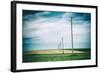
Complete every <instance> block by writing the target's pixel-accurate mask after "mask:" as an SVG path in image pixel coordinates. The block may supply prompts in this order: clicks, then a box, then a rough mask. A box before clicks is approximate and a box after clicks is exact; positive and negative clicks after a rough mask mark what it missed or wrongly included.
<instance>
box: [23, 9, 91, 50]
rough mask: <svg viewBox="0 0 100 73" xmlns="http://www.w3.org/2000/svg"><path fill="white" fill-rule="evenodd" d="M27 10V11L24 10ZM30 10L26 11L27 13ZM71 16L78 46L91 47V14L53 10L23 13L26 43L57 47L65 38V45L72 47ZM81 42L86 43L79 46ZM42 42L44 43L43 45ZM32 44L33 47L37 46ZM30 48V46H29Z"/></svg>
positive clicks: (42, 46) (39, 46)
mask: <svg viewBox="0 0 100 73" xmlns="http://www.w3.org/2000/svg"><path fill="white" fill-rule="evenodd" d="M24 12H25V11H24ZM27 12H28V11H26V13H27ZM71 17H73V36H74V39H75V40H74V42H75V43H77V44H75V45H76V47H88V48H89V47H90V46H86V45H84V44H87V43H90V39H89V38H90V35H89V34H90V14H89V13H66V12H52V11H48V12H47V11H41V12H38V11H33V14H32V11H31V13H29V14H28V13H27V14H24V15H23V37H24V41H25V42H24V43H25V44H27V43H28V44H33V45H36V44H37V45H38V47H37V46H35V47H36V48H39V49H41V48H42V49H43V48H47V49H48V48H57V45H58V42H60V41H61V38H62V37H63V38H64V43H65V44H67V45H66V46H65V47H66V48H67V47H69V48H71V22H70V21H71ZM79 43H84V44H83V46H82V45H81V46H79V45H78V44H79ZM41 44H42V45H41ZM46 45H47V46H46ZM35 47H34V46H32V45H31V48H33V49H34V48H35ZM28 48H29V47H28Z"/></svg>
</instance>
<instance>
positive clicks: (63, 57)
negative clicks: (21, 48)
mask: <svg viewBox="0 0 100 73" xmlns="http://www.w3.org/2000/svg"><path fill="white" fill-rule="evenodd" d="M75 50H77V51H84V52H86V53H73V54H72V53H68V54H67V53H66V54H63V53H62V54H23V62H26V63H27V62H49V61H69V60H86V59H91V54H90V50H89V49H75Z"/></svg>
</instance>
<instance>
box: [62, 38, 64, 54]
mask: <svg viewBox="0 0 100 73" xmlns="http://www.w3.org/2000/svg"><path fill="white" fill-rule="evenodd" d="M62 53H63V54H64V40H63V37H62Z"/></svg>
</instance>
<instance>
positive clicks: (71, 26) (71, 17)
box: [71, 17, 74, 53]
mask: <svg viewBox="0 0 100 73" xmlns="http://www.w3.org/2000/svg"><path fill="white" fill-rule="evenodd" d="M71 43H72V53H74V50H73V22H72V17H71Z"/></svg>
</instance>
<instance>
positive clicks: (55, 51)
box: [25, 50, 86, 54]
mask: <svg viewBox="0 0 100 73" xmlns="http://www.w3.org/2000/svg"><path fill="white" fill-rule="evenodd" d="M63 51H64V53H65V54H67V53H72V50H34V51H29V52H25V54H60V53H63ZM73 53H86V52H83V51H76V50H74V51H73Z"/></svg>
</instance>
